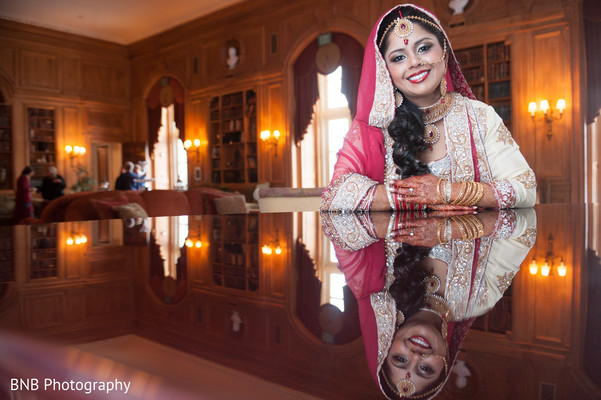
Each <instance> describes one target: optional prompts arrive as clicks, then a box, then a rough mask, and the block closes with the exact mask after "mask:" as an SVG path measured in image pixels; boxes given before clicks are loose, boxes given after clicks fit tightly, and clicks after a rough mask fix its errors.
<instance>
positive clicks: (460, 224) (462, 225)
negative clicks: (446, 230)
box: [452, 217, 468, 240]
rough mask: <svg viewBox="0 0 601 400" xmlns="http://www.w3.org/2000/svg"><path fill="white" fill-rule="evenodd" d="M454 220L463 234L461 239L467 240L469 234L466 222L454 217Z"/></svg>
mask: <svg viewBox="0 0 601 400" xmlns="http://www.w3.org/2000/svg"><path fill="white" fill-rule="evenodd" d="M452 220H453V222H455V223H456V224H457V226H458V227H459V231H460V232H461V239H462V240H467V237H468V234H467V232H466V226H465V224H464V222H463V221H462V220H461V218H460V217H453V218H452Z"/></svg>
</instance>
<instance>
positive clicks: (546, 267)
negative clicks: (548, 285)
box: [540, 261, 551, 276]
mask: <svg viewBox="0 0 601 400" xmlns="http://www.w3.org/2000/svg"><path fill="white" fill-rule="evenodd" d="M549 272H551V267H550V266H549V263H548V262H547V261H545V263H544V264H543V266H542V267H540V273H541V275H542V276H549Z"/></svg>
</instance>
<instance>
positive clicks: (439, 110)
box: [419, 92, 454, 149]
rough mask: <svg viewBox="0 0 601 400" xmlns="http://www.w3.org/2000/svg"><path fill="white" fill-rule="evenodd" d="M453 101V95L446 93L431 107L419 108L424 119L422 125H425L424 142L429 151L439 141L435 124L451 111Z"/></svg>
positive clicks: (438, 133)
mask: <svg viewBox="0 0 601 400" xmlns="http://www.w3.org/2000/svg"><path fill="white" fill-rule="evenodd" d="M453 100H454V97H453V95H452V94H451V93H449V92H447V93H446V94H445V95H444V97H441V98H440V99H438V101H437V102H436V103H434V104H432V105H431V106H428V107H420V108H419V109H420V110H421V112H422V115H423V117H424V124H425V125H426V126H425V129H424V142H426V143H428V144H429V145H430V149H432V145H433V144H434V143H436V142H438V139H440V131H439V130H438V128H437V127H436V125H435V124H436V123H437V122H438V121H440V120H441V119H443V118H444V117H446V115H447V114H448V113H449V111H451V107H452V106H453Z"/></svg>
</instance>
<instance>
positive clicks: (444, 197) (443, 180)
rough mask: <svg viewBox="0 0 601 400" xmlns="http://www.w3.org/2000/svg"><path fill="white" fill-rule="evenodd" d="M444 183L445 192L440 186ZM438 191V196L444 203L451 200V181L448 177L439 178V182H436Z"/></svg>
mask: <svg viewBox="0 0 601 400" xmlns="http://www.w3.org/2000/svg"><path fill="white" fill-rule="evenodd" d="M441 183H442V184H443V185H444V193H443V191H442V190H441V188H440V184H441ZM436 193H437V194H438V198H439V199H440V202H441V203H442V204H449V201H450V200H451V183H450V182H449V180H448V179H446V178H439V179H438V183H437V184H436Z"/></svg>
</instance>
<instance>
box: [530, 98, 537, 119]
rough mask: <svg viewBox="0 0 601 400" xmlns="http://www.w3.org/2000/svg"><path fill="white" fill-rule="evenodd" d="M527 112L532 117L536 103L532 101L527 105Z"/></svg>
mask: <svg viewBox="0 0 601 400" xmlns="http://www.w3.org/2000/svg"><path fill="white" fill-rule="evenodd" d="M528 112H529V113H530V115H532V116H533V117H534V113H535V112H536V102H534V101H533V102H531V103H530V104H528Z"/></svg>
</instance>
